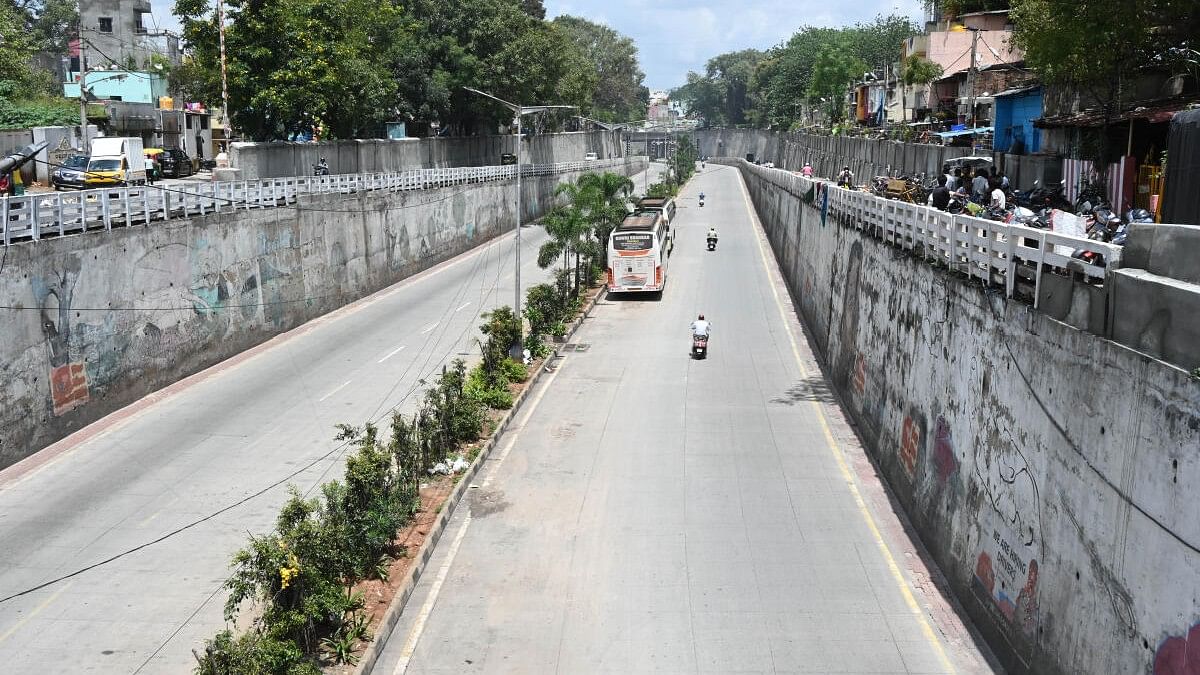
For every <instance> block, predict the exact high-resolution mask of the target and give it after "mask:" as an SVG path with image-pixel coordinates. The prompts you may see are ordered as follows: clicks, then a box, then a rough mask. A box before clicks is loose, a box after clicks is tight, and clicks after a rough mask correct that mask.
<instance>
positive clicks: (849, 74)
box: [807, 38, 867, 121]
mask: <svg viewBox="0 0 1200 675" xmlns="http://www.w3.org/2000/svg"><path fill="white" fill-rule="evenodd" d="M844 39H845V38H843V40H844ZM866 69H867V65H866V64H865V63H863V62H862V60H861V59H859V58H858V57H855V56H850V55H849V50H848V49H846V48H845V46H844V45H837V44H835V45H831V46H828V47H825V48H824V49H822V50H821V51H820V52H819V53H818V54H817V58H816V60H815V61H814V62H813V70H812V77H811V79H810V80H809V83H808V92H807V95H808V99H809V101H810V102H812V103H813V104H814V105H820V106H821V107H823V108H824V109H825V111H826V114H827V115H828V116H829V119H830V120H833V121H837V120H840V119H841V118H842V116H843V114H844V113H845V112H846V106H845V100H846V98H845V94H846V87H847V85H849V84H850V83H851V82H853V81H854V80H856V79H858V78H859V77H862V74H863V72H865V71H866Z"/></svg>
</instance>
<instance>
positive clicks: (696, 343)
mask: <svg viewBox="0 0 1200 675" xmlns="http://www.w3.org/2000/svg"><path fill="white" fill-rule="evenodd" d="M692 358H696V359H704V358H708V336H707V335H693V336H692Z"/></svg>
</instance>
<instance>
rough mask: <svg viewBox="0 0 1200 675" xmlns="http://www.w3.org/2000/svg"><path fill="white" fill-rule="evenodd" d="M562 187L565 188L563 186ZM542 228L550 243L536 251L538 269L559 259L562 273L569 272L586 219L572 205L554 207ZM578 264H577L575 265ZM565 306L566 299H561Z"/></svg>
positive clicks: (576, 286)
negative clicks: (561, 264)
mask: <svg viewBox="0 0 1200 675" xmlns="http://www.w3.org/2000/svg"><path fill="white" fill-rule="evenodd" d="M562 187H566V186H565V185H564V186H562ZM542 227H544V228H546V233H547V234H549V235H550V241H548V242H546V243H544V244H542V247H541V248H540V249H538V258H537V263H538V267H541V268H542V269H547V268H548V267H550V266H551V265H553V264H554V263H555V262H557V261H558V260H559V259H560V258H561V259H562V261H563V272H567V271H568V270H569V265H570V264H571V253H572V252H576V251H578V249H579V242H580V240H581V239H582V237H583V236H584V234H585V233H586V232H587V229H588V225H587V219H586V218H585V217H584V214H583V212H582V211H581V210H580V209H579V208H578V207H576V206H575V205H574V204H571V203H568V204H566V205H560V206H556V207H554V208H553V209H550V212H549V213H547V214H546V216H545V217H544V218H542ZM577 264H578V263H577ZM575 276H576V283H575V289H574V290H575V291H576V292H577V291H578V289H579V283H578V276H579V275H578V271H577V272H576V275H575ZM562 300H563V303H564V305H565V303H566V298H565V297H564V298H562Z"/></svg>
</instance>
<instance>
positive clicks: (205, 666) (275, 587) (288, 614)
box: [196, 275, 566, 675]
mask: <svg viewBox="0 0 1200 675" xmlns="http://www.w3.org/2000/svg"><path fill="white" fill-rule="evenodd" d="M563 276H566V275H563ZM484 317H485V319H486V322H485V323H484V324H483V325H482V326H480V330H481V332H482V333H483V339H482V340H481V341H480V348H481V350H482V352H483V355H482V356H483V357H482V359H481V361H480V363H479V364H478V365H477V366H476V367H475V368H472V369H471V370H469V371H468V370H467V367H466V364H465V363H464V362H463V361H462V360H461V359H457V360H455V361H454V362H452V363H451V364H450V365H449V366H448V367H446V368H444V369H443V370H442V372H441V374H440V375H438V376H437V377H436V378H434V379H433V381H432V382H430V383H428V385H429V386H428V388H427V389H426V390H425V392H424V394H423V395H422V397H421V400H420V405H419V406H418V409H417V411H416V412H415V413H413V414H412V415H410V416H405V415H401V414H399V413H395V414H393V415H392V418H391V423H390V425H389V428H388V429H387V431H388V432H390V433H384V432H383V431H381V429H380V428H379V427H377V426H375V425H374V424H370V423H368V424H365V425H363V426H361V427H357V426H350V425H340V426H339V427H338V433H337V436H336V439H337V440H339V441H342V442H343V443H344V444H345V445H346V446H348V448H349V452H348V454H347V456H346V466H345V470H344V472H343V475H342V478H341V479H340V480H332V481H329V482H327V483H324V484H322V485H321V486H320V489H319V492H318V494H317V495H316V496H313V497H309V496H308V495H305V494H301V493H300V491H299V490H298V489H297V488H296V487H294V486H292V487H289V493H288V498H287V501H286V502H285V503H284V504H283V506H282V508H281V509H280V512H279V515H278V516H277V517H276V519H275V525H274V528H273V529H272V530H271V532H270V533H269V534H266V535H263V536H251V537H250V540H249V542H248V543H247V544H246V546H245V547H244V548H242V549H241V550H239V551H238V552H237V553H236V554H234V556H233V560H232V563H231V566H232V568H233V573H232V575H231V576H230V578H229V579H228V581H227V582H226V584H225V586H226V588H227V589H228V590H229V598H228V600H227V601H226V603H225V619H226V621H228V622H231V623H232V622H234V621H235V620H236V619H237V617H238V615H239V613H240V612H241V610H242V609H243V607H245V606H250V607H252V608H253V613H254V615H255V616H256V618H255V619H254V621H253V623H252V625H251V627H250V629H249V630H248V631H247V632H245V633H243V634H241V635H235V634H234V633H233V632H232V631H230V630H225V631H222V632H220V633H218V634H217V635H215V636H214V637H213V638H212V639H211V640H209V641H208V642H207V644H206V646H205V650H204V653H203V654H196V659H197V662H198V663H197V667H196V672H197V673H201V674H202V675H225V674H226V673H247V674H251V675H257V674H260V673H261V674H264V675H265V674H276V673H277V674H280V675H316V674H318V673H320V672H321V668H322V667H323V666H327V665H329V664H330V663H344V664H351V665H353V664H355V663H357V661H358V658H359V656H358V650H359V649H360V647H361V645H362V644H363V643H365V642H368V641H370V640H371V639H372V635H371V631H370V630H369V626H370V618H369V616H367V615H366V614H365V613H364V612H363V606H364V602H363V595H362V593H361V592H358V591H355V590H354V587H355V585H356V584H358V583H359V582H361V581H363V580H366V579H376V578H377V579H383V580H385V581H386V579H387V577H388V566H389V561H390V559H391V558H394V557H396V556H398V555H402V554H403V552H402V551H401V550H398V548H397V545H396V540H397V537H398V535H399V532H400V530H401V528H403V527H404V526H405V525H406V524H408V523H410V522H411V521H412V517H413V515H414V514H416V513H417V511H418V510H419V509H420V507H421V494H420V490H421V483H422V481H423V480H426V479H427V478H428V476H429V473H430V472H431V470H432V469H433V467H434V465H436V464H438V463H441V462H445V461H446V460H447V458H448V457H450V456H451V455H452V454H453V453H454V452H456V451H458V450H459V449H460V448H462V446H463V445H464V444H466V443H469V442H472V441H475V440H478V438H479V437H480V435H481V434H482V433H483V429H484V423H485V421H486V418H487V416H486V410H487V408H489V407H490V408H496V409H503V408H510V407H512V404H513V397H512V392H511V390H510V389H509V385H510V384H514V383H519V382H524V381H525V380H527V379H528V377H529V371H528V369H527V368H526V367H525V366H524V365H523V364H522V363H520V362H519V361H515V360H513V359H511V358H509V352H510V351H511V349H512V348H513V346H515V345H516V344H517V343H518V342H519V340H520V338H521V322H520V320H519V319H518V318H517V317H516V315H515V314H514V313H513V311H512V309H511V308H508V307H500V308H498V309H496V310H494V311H493V312H491V313H490V314H486V315H484ZM422 384H426V383H424V382H422Z"/></svg>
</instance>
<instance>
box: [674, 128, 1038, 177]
mask: <svg viewBox="0 0 1200 675" xmlns="http://www.w3.org/2000/svg"><path fill="white" fill-rule="evenodd" d="M696 141H697V144H698V146H699V150H700V154H701V155H705V156H709V157H736V158H745V156H746V154H747V153H751V152H752V153H754V157H755V159H757V160H759V161H762V162H773V163H774V164H775V165H776V166H778V167H781V168H787V169H791V170H793V171H798V170H800V167H802V166H804V163H805V162H810V163H812V166H813V169H814V171H816V174H817V175H818V176H826V177H833V176H836V175H837V174H838V172H839V171H841V170H842V167H843V166H849V167H850V170H851V171H853V172H854V175H855V176H856V177H857V179H858V180H859V181H860V182H865V181H866V179H867V178H869V177H871V176H881V175H885V174H887V173H888V171H889V170H891V171H898V172H901V173H907V174H915V173H925V174H928V175H933V174H936V173H937V172H939V171H941V168H942V165H943V164H945V163H946V162H947V161H949V160H951V159H953V158H955V157H966V156H969V155H972V154H977V155H983V156H986V157H992V158H993V159H994V160H995V162H996V166H998V167H999V168H1001V169H1003V170H1004V171H1005V172H1006V173H1007V174H1008V177H1009V181H1010V182H1011V183H1012V184H1013V185H1014V186H1016V187H1018V188H1020V189H1029V188H1031V187H1033V182H1034V181H1035V180H1038V181H1042V183H1043V184H1047V185H1052V184H1055V183H1057V182H1058V181H1059V179H1060V176H1061V165H1062V160H1061V159H1059V158H1058V157H1052V156H1047V155H1009V154H1004V153H995V154H993V153H992V152H991V151H984V152H979V153H973V152H972V151H971V148H957V147H946V146H940V145H927V144H922V143H901V142H900V141H884V140H878V139H872V138H857V137H850V136H813V135H810V134H800V133H785V132H778V131H765V130H762V129H701V130H699V131H697V132H696Z"/></svg>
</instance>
